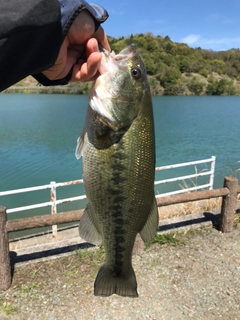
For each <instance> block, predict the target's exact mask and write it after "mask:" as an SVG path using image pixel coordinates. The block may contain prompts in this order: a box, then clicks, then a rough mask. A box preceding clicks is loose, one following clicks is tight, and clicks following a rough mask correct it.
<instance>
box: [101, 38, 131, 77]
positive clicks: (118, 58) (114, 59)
mask: <svg viewBox="0 0 240 320" xmlns="http://www.w3.org/2000/svg"><path fill="white" fill-rule="evenodd" d="M99 51H100V52H101V53H102V66H104V61H108V62H110V61H111V63H112V65H115V66H116V67H118V68H124V67H126V66H127V62H128V60H130V59H132V58H133V57H134V56H136V55H137V46H136V45H135V44H130V45H129V46H128V47H126V48H124V49H123V50H121V51H120V52H119V53H118V54H116V53H115V52H114V51H112V52H110V51H108V50H107V49H106V48H104V47H103V46H102V45H101V44H99ZM106 69H107V68H104V67H103V68H101V67H100V70H99V71H100V75H102V74H104V73H105V72H106V71H107V70H106Z"/></svg>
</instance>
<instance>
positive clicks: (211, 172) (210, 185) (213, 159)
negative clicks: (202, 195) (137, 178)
mask: <svg viewBox="0 0 240 320" xmlns="http://www.w3.org/2000/svg"><path fill="white" fill-rule="evenodd" d="M208 162H210V163H211V167H210V170H209V171H205V172H197V173H195V174H191V175H186V176H180V177H176V178H171V179H165V180H159V181H155V182H154V184H155V185H159V184H165V183H169V182H175V181H182V180H186V179H193V178H198V177H203V176H208V175H209V183H207V184H202V185H197V186H194V187H190V188H184V189H182V190H176V191H172V192H164V193H162V194H158V195H156V198H159V197H164V196H169V195H172V194H178V193H184V192H189V191H194V190H199V189H205V188H209V190H212V189H213V182H214V171H215V163H216V157H215V156H212V157H211V158H210V159H205V160H199V161H191V162H185V163H178V164H173V165H170V166H163V167H157V168H156V171H160V170H166V169H174V168H180V167H186V166H196V165H198V164H205V163H208Z"/></svg>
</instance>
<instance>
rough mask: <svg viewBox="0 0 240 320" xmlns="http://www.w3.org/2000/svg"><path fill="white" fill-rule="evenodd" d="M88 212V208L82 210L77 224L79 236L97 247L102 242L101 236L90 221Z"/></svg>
mask: <svg viewBox="0 0 240 320" xmlns="http://www.w3.org/2000/svg"><path fill="white" fill-rule="evenodd" d="M88 211H89V208H88V207H87V208H86V209H85V210H84V214H83V216H82V218H81V220H80V222H79V229H78V230H79V235H80V237H81V238H83V239H84V240H86V241H88V242H90V243H93V244H96V245H98V244H100V243H101V242H102V236H101V234H100V232H99V231H98V229H97V227H96V226H95V224H94V222H93V221H92V219H91V215H90V214H89V212H88Z"/></svg>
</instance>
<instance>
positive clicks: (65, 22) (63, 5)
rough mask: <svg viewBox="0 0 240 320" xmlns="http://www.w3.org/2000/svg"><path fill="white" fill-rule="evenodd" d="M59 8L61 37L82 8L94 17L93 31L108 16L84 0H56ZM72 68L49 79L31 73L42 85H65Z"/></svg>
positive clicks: (40, 74) (103, 10)
mask: <svg viewBox="0 0 240 320" xmlns="http://www.w3.org/2000/svg"><path fill="white" fill-rule="evenodd" d="M58 2H59V4H60V9H61V24H62V30H63V37H64V38H65V37H66V35H67V33H68V31H69V29H70V27H71V25H72V24H73V22H74V20H75V19H76V17H77V16H78V15H79V13H80V12H81V11H83V10H87V11H88V12H89V13H90V14H91V15H92V16H93V18H94V22H95V31H96V30H97V29H98V27H99V26H100V24H101V23H102V22H104V21H105V20H106V19H107V18H108V12H107V11H106V10H105V9H104V8H102V7H101V6H99V5H97V4H94V3H92V4H88V3H87V2H86V1H84V0H82V1H81V0H71V1H66V0H58ZM72 71H73V68H72V69H71V70H70V72H69V73H68V74H67V76H66V77H65V78H63V79H58V80H50V79H48V78H47V77H46V76H45V75H44V74H42V73H38V74H34V75H32V76H33V77H34V78H35V79H36V80H37V81H38V82H39V83H41V84H42V85H44V86H56V85H65V84H68V82H69V81H70V79H71V76H72Z"/></svg>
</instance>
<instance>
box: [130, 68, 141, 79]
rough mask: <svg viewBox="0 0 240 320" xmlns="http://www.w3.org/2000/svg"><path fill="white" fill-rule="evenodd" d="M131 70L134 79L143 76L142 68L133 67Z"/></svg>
mask: <svg viewBox="0 0 240 320" xmlns="http://www.w3.org/2000/svg"><path fill="white" fill-rule="evenodd" d="M131 72H132V76H133V78H134V79H139V78H141V76H142V72H141V69H139V68H132V70H131Z"/></svg>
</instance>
